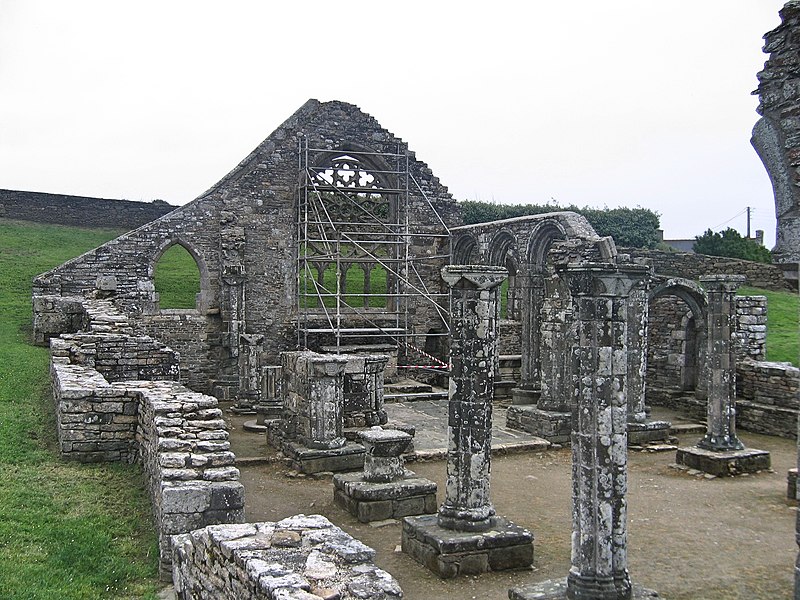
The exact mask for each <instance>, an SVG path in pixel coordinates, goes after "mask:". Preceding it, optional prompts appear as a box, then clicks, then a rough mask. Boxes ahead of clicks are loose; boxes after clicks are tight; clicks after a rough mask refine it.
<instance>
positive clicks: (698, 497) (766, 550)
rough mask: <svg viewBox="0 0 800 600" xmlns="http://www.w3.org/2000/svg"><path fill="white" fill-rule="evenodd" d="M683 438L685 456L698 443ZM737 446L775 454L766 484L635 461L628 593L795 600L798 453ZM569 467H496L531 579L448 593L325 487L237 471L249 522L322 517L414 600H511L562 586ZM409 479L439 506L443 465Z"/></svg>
mask: <svg viewBox="0 0 800 600" xmlns="http://www.w3.org/2000/svg"><path fill="white" fill-rule="evenodd" d="M234 433H235V435H234V436H233V441H234V450H235V451H237V454H239V452H240V451H241V450H243V449H244V448H238V449H237V444H249V445H250V447H249V448H248V450H250V451H252V450H258V452H259V453H261V452H262V451H263V450H264V448H265V446H264V445H263V444H262V442H261V440H260V436H259V439H256V436H253V437H250V438H248V440H245V441H242V438H241V436H240V435H238V434H236V432H234ZM680 437H681V439H680V443H681V444H682V445H691V444H693V443H694V442H696V441H697V437H698V436H697V435H696V434H690V435H683V436H680ZM741 437H742V439H743V441H744V442H745V444H746V445H747V446H748V447H753V448H760V449H763V450H769V451H770V452H771V453H772V465H773V469H774V471H773V472H764V473H759V474H755V475H750V476H744V477H737V478H725V479H707V478H704V477H702V476H693V475H690V474H688V473H686V472H685V471H679V470H676V469H674V468H671V467H670V466H669V465H670V463H672V462H673V461H674V460H675V455H674V452H659V453H645V452H631V453H630V460H629V494H628V505H629V515H628V516H629V529H628V534H629V537H628V541H629V566H630V571H631V576H632V578H633V580H634V581H635V582H637V583H640V584H642V585H644V586H646V587H648V588H651V589H654V590H656V591H658V592H659V593H660V594H661V595H662V596H663V597H664V598H667V599H669V600H681V599H685V600H689V599H691V600H717V599H719V600H722V599H725V600H735V599H742V600H744V599H748V600H753V599H764V600H779V599H782V598H787V599H788V598H792V585H793V565H794V560H795V557H796V556H797V550H798V549H797V545H796V543H795V540H794V529H795V517H796V503H795V502H792V501H789V500H787V499H786V471H787V469H789V468H791V467H792V466H794V464H795V462H796V452H797V447H796V445H795V443H794V442H793V441H791V440H782V439H778V438H772V437H766V436H758V435H748V434H746V433H745V434H743V435H742V436H741ZM237 440H239V441H237ZM267 453H268V454H270V455H272V456H274V452H272V451H267ZM239 455H240V456H241V455H242V454H239ZM261 456H263V454H261ZM570 462H571V455H570V451H569V449H561V450H551V451H546V452H536V453H527V454H514V455H508V456H498V457H496V458H495V459H494V460H493V463H492V500H493V502H494V504H495V507H496V509H497V512H498V514H501V515H504V516H506V517H508V518H510V519H511V520H512V521H514V522H516V523H517V524H519V525H522V526H524V527H526V528H528V529H530V530H531V531H533V533H534V536H535V542H534V565H533V568H532V569H530V570H525V571H516V572H510V573H509V572H506V573H489V574H485V575H482V576H480V577H463V578H459V579H456V580H448V581H442V580H440V579H438V578H437V577H435V576H434V575H432V574H431V573H430V572H429V571H427V570H426V569H425V568H424V567H422V566H420V565H418V564H417V563H415V562H414V561H413V560H411V559H410V558H408V557H407V556H405V555H404V554H402V553H401V552H399V544H400V525H399V523H397V522H389V523H385V524H382V525H381V526H380V527H376V526H374V525H365V524H361V523H359V522H358V521H357V520H356V519H354V518H353V517H351V516H350V515H349V514H347V513H345V512H344V511H342V510H340V509H339V508H338V507H336V506H335V505H334V504H333V485H332V483H331V481H330V476H329V475H327V476H326V475H322V476H320V477H303V476H297V475H296V474H295V473H294V472H292V471H290V470H289V469H288V468H287V467H286V466H285V465H284V464H282V463H280V462H273V463H269V464H249V465H242V466H241V467H240V469H241V472H242V482H243V483H244V485H245V488H246V507H247V509H246V517H247V519H248V520H249V521H272V520H276V519H281V518H283V517H286V516H289V515H292V514H297V513H306V514H311V513H319V514H323V515H325V516H327V517H328V518H329V519H331V521H333V522H334V523H336V524H338V525H339V526H340V527H342V528H343V529H345V530H346V531H348V532H349V533H350V534H351V535H353V536H355V537H357V538H358V539H360V540H362V541H363V542H365V543H366V544H368V545H370V546H372V547H373V548H375V550H376V551H377V558H376V562H377V564H378V565H379V566H381V567H382V568H384V569H386V570H387V571H389V572H390V573H392V574H393V575H394V576H395V577H396V578H397V579H398V580H399V582H400V584H401V586H402V587H403V590H404V591H405V594H406V598H409V599H410V600H440V599H441V600H444V599H447V600H454V599H459V600H460V599H469V598H474V599H484V598H485V599H495V600H500V599H503V598H507V590H508V588H509V587H514V586H517V585H522V584H526V583H533V582H537V581H542V580H545V579H551V578H563V577H565V576H566V574H567V571H568V569H569V553H570V531H571V522H570V510H571V499H570V490H571V482H570V477H571V471H570ZM409 467H410V468H411V469H413V470H414V471H415V472H416V473H417V474H418V475H420V476H423V477H427V478H429V479H433V480H434V481H436V482H437V483H438V484H439V488H440V492H439V500H440V501H441V500H442V498H443V496H442V492H441V490H442V486H443V483H444V475H445V463H444V462H443V461H440V460H435V461H430V462H417V463H411V464H409Z"/></svg>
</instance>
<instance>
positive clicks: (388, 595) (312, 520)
mask: <svg viewBox="0 0 800 600" xmlns="http://www.w3.org/2000/svg"><path fill="white" fill-rule="evenodd" d="M173 546H174V560H173V580H174V583H175V592H176V594H177V596H178V598H179V600H200V599H201V598H216V599H220V600H240V599H242V598H251V599H253V600H257V599H263V600H278V599H282V600H316V599H317V598H319V599H322V598H329V599H331V600H333V599H336V600H356V599H359V598H360V599H365V598H369V599H371V600H391V599H399V598H402V597H403V591H402V590H401V589H400V586H399V585H398V583H397V581H396V580H395V579H394V578H393V577H392V576H391V575H390V574H389V573H387V572H386V571H383V570H381V569H379V568H377V567H376V566H375V565H374V564H373V559H374V557H375V551H374V550H372V548H370V547H369V546H365V545H364V544H362V543H361V542H359V541H358V540H356V539H354V538H352V537H350V536H349V535H348V534H347V533H345V532H344V531H342V530H341V529H339V528H338V527H336V526H335V525H333V524H332V523H331V522H330V521H328V520H327V519H326V518H325V517H322V516H320V515H310V516H305V515H296V516H294V517H289V518H288V519H283V520H282V521H278V522H277V523H272V522H267V523H247V524H243V525H217V526H211V527H206V528H204V529H200V530H198V531H193V532H191V533H187V534H184V535H179V536H175V538H174V543H173Z"/></svg>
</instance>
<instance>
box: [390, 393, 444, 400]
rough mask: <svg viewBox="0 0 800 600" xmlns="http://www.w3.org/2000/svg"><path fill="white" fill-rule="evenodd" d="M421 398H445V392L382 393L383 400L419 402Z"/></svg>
mask: <svg viewBox="0 0 800 600" xmlns="http://www.w3.org/2000/svg"><path fill="white" fill-rule="evenodd" d="M423 400H430V401H433V400H447V392H434V391H431V392H418V393H410V394H384V395H383V401H384V402H420V401H423Z"/></svg>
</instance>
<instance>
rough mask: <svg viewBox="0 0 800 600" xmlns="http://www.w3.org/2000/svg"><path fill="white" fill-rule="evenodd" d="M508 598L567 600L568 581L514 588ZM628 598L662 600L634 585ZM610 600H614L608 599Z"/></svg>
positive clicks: (634, 599)
mask: <svg viewBox="0 0 800 600" xmlns="http://www.w3.org/2000/svg"><path fill="white" fill-rule="evenodd" d="M508 597H509V600H567V580H566V579H551V580H549V581H542V582H541V583H535V584H532V585H526V586H523V587H518V588H512V589H510V590H508ZM606 598H607V597H606V596H603V597H602V600H606ZM628 598H630V600H653V599H656V598H661V596H659V595H658V593H657V592H654V591H653V590H648V589H645V588H643V587H642V586H640V585H636V584H634V585H633V591H632V593H631V595H630V596H627V597H625V598H624V600H628ZM596 599H598V600H599V599H600V596H597V597H596ZM586 600H589V598H588V597H587V599H586ZM592 600H595V598H592ZM608 600H612V599H611V598H610V597H608ZM619 600H623V596H620V597H619Z"/></svg>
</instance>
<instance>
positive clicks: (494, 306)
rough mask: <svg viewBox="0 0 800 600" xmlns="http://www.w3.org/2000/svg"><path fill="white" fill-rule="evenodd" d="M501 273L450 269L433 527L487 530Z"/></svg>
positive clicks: (490, 515) (494, 269) (496, 269)
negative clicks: (440, 468)
mask: <svg viewBox="0 0 800 600" xmlns="http://www.w3.org/2000/svg"><path fill="white" fill-rule="evenodd" d="M506 274H507V271H506V269H504V268H502V267H478V266H469V265H466V266H465V265H450V266H448V267H445V268H444V269H443V270H442V278H443V279H444V280H445V281H446V282H447V284H448V285H449V286H450V305H451V306H450V328H451V335H450V364H451V370H450V394H449V396H450V402H449V416H448V423H447V429H448V447H447V484H446V486H445V500H444V503H443V504H442V506H441V507H440V508H439V525H440V526H441V527H445V528H448V529H457V530H460V531H484V530H486V529H489V528H491V526H492V524H493V519H492V518H493V517H494V514H495V511H494V507H493V506H492V503H491V502H490V501H489V472H490V468H491V451H492V448H491V444H492V398H493V396H494V378H495V375H496V373H495V372H494V369H495V362H496V361H495V356H496V354H497V324H498V321H499V317H500V299H499V291H500V284H501V283H503V280H504V279H505V278H506Z"/></svg>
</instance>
